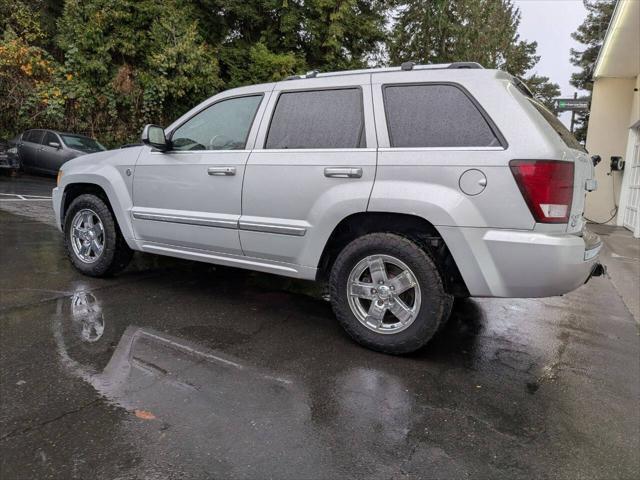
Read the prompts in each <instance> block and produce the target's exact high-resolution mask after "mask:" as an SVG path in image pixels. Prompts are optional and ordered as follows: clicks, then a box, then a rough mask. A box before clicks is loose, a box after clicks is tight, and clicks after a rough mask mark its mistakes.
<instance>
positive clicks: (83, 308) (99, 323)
mask: <svg viewBox="0 0 640 480" xmlns="http://www.w3.org/2000/svg"><path fill="white" fill-rule="evenodd" d="M71 311H72V314H73V319H74V325H75V326H76V328H79V330H80V331H79V334H80V338H81V339H82V341H84V342H89V343H94V342H97V341H98V340H100V338H101V337H102V335H103V334H104V318H103V316H102V308H101V307H100V304H99V303H98V301H97V300H96V297H95V296H93V294H91V293H88V292H77V293H75V294H74V295H73V297H72V298H71Z"/></svg>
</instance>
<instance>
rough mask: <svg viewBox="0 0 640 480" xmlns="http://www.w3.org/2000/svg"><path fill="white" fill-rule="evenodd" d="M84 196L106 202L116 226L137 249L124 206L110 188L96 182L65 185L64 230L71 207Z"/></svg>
mask: <svg viewBox="0 0 640 480" xmlns="http://www.w3.org/2000/svg"><path fill="white" fill-rule="evenodd" d="M84 194H89V195H95V196H96V197H98V198H100V199H101V200H102V201H104V202H105V204H106V205H107V207H108V208H109V211H110V212H111V213H112V214H113V216H114V218H115V221H116V224H117V226H118V228H119V229H120V232H121V233H122V236H123V237H124V239H125V241H126V242H127V245H128V246H129V247H130V248H132V249H136V243H135V241H134V240H133V231H132V227H131V222H130V221H128V217H127V215H126V212H125V210H124V209H123V207H122V205H121V204H120V203H119V202H118V201H117V200H116V198H117V196H116V195H115V194H114V192H113V191H112V190H111V188H110V186H105V185H102V184H100V183H98V182H95V181H86V180H85V181H77V182H75V181H72V182H68V183H67V184H65V186H64V190H63V193H62V201H61V208H60V222H61V225H62V226H63V228H64V221H65V217H66V213H67V210H68V209H69V206H70V205H71V203H72V202H73V200H74V199H76V198H78V197H79V196H80V195H84Z"/></svg>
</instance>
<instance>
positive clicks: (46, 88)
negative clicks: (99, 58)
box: [0, 1, 64, 138]
mask: <svg viewBox="0 0 640 480" xmlns="http://www.w3.org/2000/svg"><path fill="white" fill-rule="evenodd" d="M0 18H1V20H0V27H1V29H2V35H1V36H0V92H1V93H0V136H2V137H3V138H4V137H11V136H13V135H15V134H16V133H18V132H19V131H20V130H22V129H24V128H29V127H33V126H36V127H37V126H45V125H49V124H52V125H57V124H59V123H60V122H61V121H62V119H63V118H64V99H63V96H62V92H61V90H60V88H58V86H57V84H56V82H55V79H56V77H57V75H58V74H59V72H60V65H59V64H58V63H57V62H56V60H55V59H54V58H53V57H52V56H51V55H50V54H49V53H48V52H47V50H45V49H44V48H43V46H44V45H47V43H48V37H47V33H46V31H45V30H44V29H43V28H42V25H41V23H40V22H39V16H38V14H37V12H36V11H34V10H33V8H31V7H30V6H29V5H28V4H27V3H26V2H22V1H16V2H11V4H9V3H8V2H4V1H3V2H0Z"/></svg>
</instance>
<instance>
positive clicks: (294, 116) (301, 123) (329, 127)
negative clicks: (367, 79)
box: [265, 88, 364, 149]
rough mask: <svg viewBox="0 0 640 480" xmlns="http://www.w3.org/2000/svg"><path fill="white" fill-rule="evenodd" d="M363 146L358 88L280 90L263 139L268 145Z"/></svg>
mask: <svg viewBox="0 0 640 480" xmlns="http://www.w3.org/2000/svg"><path fill="white" fill-rule="evenodd" d="M363 146H364V115H363V110H362V91H361V90H360V89H359V88H344V89H330V90H313V91H299V92H283V93H281V94H280V97H279V98H278V103H277V104H276V108H275V109H274V112H273V116H272V118H271V124H270V126H269V132H268V134H267V140H266V142H265V148H267V149H276V148H278V149H285V148H358V147H363Z"/></svg>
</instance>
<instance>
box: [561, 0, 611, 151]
mask: <svg viewBox="0 0 640 480" xmlns="http://www.w3.org/2000/svg"><path fill="white" fill-rule="evenodd" d="M583 1H584V6H585V8H586V9H587V17H586V18H585V20H584V22H582V24H581V25H580V26H579V27H578V30H576V31H575V32H573V33H572V34H571V37H572V38H573V39H574V40H576V41H578V42H579V43H581V44H582V45H584V48H583V49H580V50H578V49H574V48H572V49H571V55H570V59H571V63H572V64H573V65H575V66H576V67H579V68H580V71H578V72H576V73H573V74H572V75H571V85H573V86H574V87H576V88H579V89H580V90H586V91H587V92H588V95H589V98H590V97H591V90H592V89H593V73H594V69H595V66H596V60H597V59H598V53H600V48H601V47H602V42H603V41H604V37H605V35H606V33H607V28H608V27H609V22H610V21H611V16H612V15H613V10H614V8H615V4H616V1H615V0H583ZM576 125H577V128H576V129H575V134H576V137H577V138H578V140H581V141H583V142H584V141H586V138H587V127H588V125H589V112H584V113H583V112H581V113H578V114H577V115H576Z"/></svg>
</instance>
